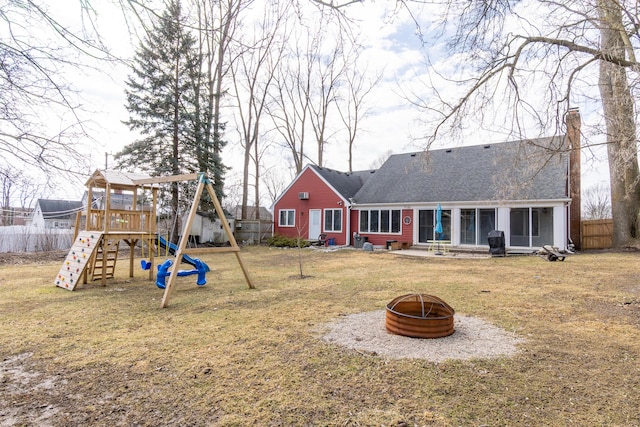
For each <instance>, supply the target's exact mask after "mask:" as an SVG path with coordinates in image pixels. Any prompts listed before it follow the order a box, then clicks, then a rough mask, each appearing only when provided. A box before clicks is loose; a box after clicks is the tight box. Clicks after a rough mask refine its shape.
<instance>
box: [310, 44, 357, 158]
mask: <svg viewBox="0 0 640 427" xmlns="http://www.w3.org/2000/svg"><path fill="white" fill-rule="evenodd" d="M324 42H325V39H324V37H323V34H322V33H321V32H318V34H317V35H316V37H314V43H313V44H312V46H311V47H312V50H311V51H309V52H307V57H308V60H309V61H310V62H311V63H312V64H313V66H312V67H311V68H309V70H310V71H311V74H309V75H308V76H307V79H308V81H310V82H312V83H311V85H310V89H311V90H310V94H309V95H310V97H311V102H310V103H309V106H310V109H309V112H310V113H311V115H310V118H311V127H312V129H313V133H314V135H315V138H316V144H317V165H318V166H320V167H322V166H323V165H324V150H325V146H326V144H328V142H329V140H330V139H331V137H332V136H333V133H334V132H333V131H332V130H331V129H330V123H331V111H332V110H333V109H334V108H336V104H337V90H338V86H339V85H340V83H341V82H342V80H343V76H344V74H345V73H346V72H347V69H348V65H349V64H348V63H347V60H346V57H345V52H344V43H345V40H344V39H343V38H342V37H340V36H338V38H337V40H335V43H333V47H332V48H331V49H330V50H329V51H328V52H324V49H326V44H327V43H324Z"/></svg>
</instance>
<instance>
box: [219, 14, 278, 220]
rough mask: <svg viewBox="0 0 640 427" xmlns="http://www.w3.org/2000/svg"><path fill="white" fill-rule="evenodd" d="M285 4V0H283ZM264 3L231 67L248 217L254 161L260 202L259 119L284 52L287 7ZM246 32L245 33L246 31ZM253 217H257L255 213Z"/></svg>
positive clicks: (244, 214)
mask: <svg viewBox="0 0 640 427" xmlns="http://www.w3.org/2000/svg"><path fill="white" fill-rule="evenodd" d="M285 4H286V3H285ZM273 6H274V7H273V8H271V7H269V6H267V8H266V9H265V11H264V12H265V13H264V17H265V18H264V20H262V23H261V24H260V25H259V26H256V27H254V31H253V33H252V34H248V36H247V38H245V39H243V40H242V44H243V46H244V47H243V48H242V52H240V53H237V54H236V55H237V58H238V59H237V62H236V64H235V66H233V67H232V69H231V73H232V76H233V87H234V95H235V97H236V101H237V107H236V111H237V117H238V119H237V123H238V129H239V132H240V133H241V145H242V147H243V149H244V161H243V178H242V189H243V191H242V219H246V218H247V213H248V211H247V205H248V197H249V176H250V166H251V161H252V160H253V165H254V195H255V200H254V203H255V208H256V212H259V206H260V186H259V182H260V181H259V180H260V159H261V157H262V156H261V153H262V148H261V147H259V138H260V136H261V123H262V118H263V115H264V113H265V111H266V108H267V103H268V102H269V89H270V87H271V84H272V82H273V80H274V72H273V70H274V69H275V68H276V67H277V66H278V64H279V62H280V60H281V58H282V53H283V45H284V38H283V37H280V36H281V34H282V33H281V32H279V30H285V31H284V32H285V33H286V17H287V14H288V10H287V9H288V8H287V7H286V6H285V7H281V6H280V4H279V3H277V2H276V3H274V5H273ZM245 34H247V33H245ZM256 219H260V218H259V213H257V217H256Z"/></svg>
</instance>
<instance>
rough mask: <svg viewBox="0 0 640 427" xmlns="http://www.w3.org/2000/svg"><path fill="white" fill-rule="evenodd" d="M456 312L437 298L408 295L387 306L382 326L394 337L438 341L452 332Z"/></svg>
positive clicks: (397, 298) (423, 295)
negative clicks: (437, 339) (436, 339)
mask: <svg viewBox="0 0 640 427" xmlns="http://www.w3.org/2000/svg"><path fill="white" fill-rule="evenodd" d="M454 314H455V310H454V309H453V308H451V306H450V305H449V304H447V303H446V302H444V301H443V300H441V299H440V298H438V297H436V296H433V295H427V294H407V295H402V296H399V297H396V298H394V299H393V300H392V301H391V302H390V303H389V304H387V314H386V320H385V326H386V328H387V330H388V331H389V332H391V333H393V334H396V335H404V336H407V337H412V338H441V337H446V336H449V335H451V334H453V332H454V330H455V329H454V327H453V315H454Z"/></svg>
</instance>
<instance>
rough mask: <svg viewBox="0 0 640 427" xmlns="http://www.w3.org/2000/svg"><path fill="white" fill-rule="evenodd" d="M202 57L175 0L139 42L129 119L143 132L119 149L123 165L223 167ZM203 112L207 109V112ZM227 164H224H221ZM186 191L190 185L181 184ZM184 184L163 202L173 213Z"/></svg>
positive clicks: (170, 170) (176, 170)
mask: <svg viewBox="0 0 640 427" xmlns="http://www.w3.org/2000/svg"><path fill="white" fill-rule="evenodd" d="M201 65H202V57H201V55H199V53H198V51H197V48H196V40H195V38H194V37H193V35H192V34H191V33H190V32H189V31H188V27H187V26H186V25H185V17H184V16H183V15H182V10H181V6H180V1H179V0H171V1H170V3H169V4H168V7H167V10H165V11H164V12H163V14H162V16H161V17H160V19H159V21H158V22H157V23H156V24H155V25H154V26H153V27H152V29H151V31H149V32H148V33H147V35H146V37H145V39H144V40H143V41H142V42H141V44H140V46H139V48H138V50H137V52H136V56H135V58H134V61H133V66H132V74H131V75H130V76H129V79H128V80H127V82H126V84H127V89H126V95H127V105H126V107H127V110H128V111H129V120H128V121H126V122H125V123H126V124H127V125H128V126H129V128H130V129H131V130H134V131H138V132H139V133H140V135H141V138H140V139H138V140H137V141H135V142H133V143H131V144H129V145H127V146H126V147H125V148H124V149H123V150H122V151H121V152H120V153H118V154H117V155H116V158H117V160H118V163H119V165H120V166H121V167H126V168H129V169H137V170H141V171H144V172H146V173H148V174H150V175H152V176H167V175H176V174H181V173H192V172H205V173H206V174H208V175H209V174H210V173H211V170H217V169H220V168H223V165H222V164H221V162H219V159H217V160H218V163H219V164H216V163H215V162H214V159H213V156H212V155H211V149H210V148H209V147H210V146H211V145H212V141H209V139H210V138H211V137H212V136H213V135H212V132H211V131H210V130H209V129H210V127H211V120H209V119H208V118H207V117H206V111H207V110H208V109H207V100H206V97H204V96H203V95H202V94H201V90H200V84H201V82H202V81H206V76H203V74H202V72H201ZM203 112H205V113H203ZM222 170H223V169H222ZM182 190H183V192H185V190H186V189H182ZM180 191H181V189H180V186H179V185H178V183H173V184H172V186H171V190H170V194H169V195H166V196H164V197H163V195H162V194H161V203H163V202H164V203H163V204H166V205H169V206H170V209H171V218H172V219H173V218H175V217H176V215H177V213H178V211H179V208H180V206H179V205H180V204H182V205H185V204H189V203H190V202H191V198H190V197H189V196H185V197H183V199H184V200H183V201H182V203H181V201H180V197H179V194H180ZM178 227H179V224H178V221H176V220H172V228H173V229H172V230H171V236H172V239H173V240H174V241H175V240H177V237H178Z"/></svg>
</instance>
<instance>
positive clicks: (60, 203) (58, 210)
mask: <svg viewBox="0 0 640 427" xmlns="http://www.w3.org/2000/svg"><path fill="white" fill-rule="evenodd" d="M38 204H39V205H40V209H41V210H42V217H43V218H44V219H53V218H63V219H65V218H71V217H74V218H75V215H76V212H78V210H80V209H81V208H82V202H74V201H70V200H52V199H38Z"/></svg>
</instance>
